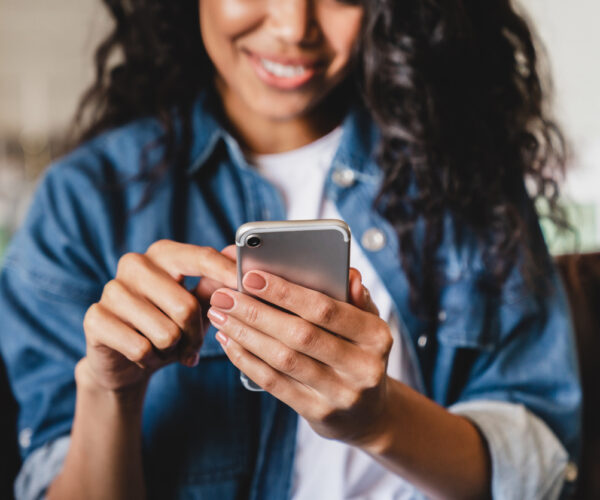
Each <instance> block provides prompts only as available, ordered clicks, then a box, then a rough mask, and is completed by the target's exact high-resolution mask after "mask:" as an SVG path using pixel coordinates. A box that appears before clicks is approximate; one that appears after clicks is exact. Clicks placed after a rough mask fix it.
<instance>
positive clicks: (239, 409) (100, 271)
mask: <svg viewBox="0 0 600 500" xmlns="http://www.w3.org/2000/svg"><path fill="white" fill-rule="evenodd" d="M343 128H344V135H343V138H342V142H341V145H340V148H339V150H338V151H337V153H336V155H335V158H334V161H333V164H332V166H331V170H330V173H329V175H328V179H327V181H326V186H325V195H326V196H328V197H329V198H330V199H332V200H333V201H334V202H335V204H336V206H337V208H338V210H339V212H340V214H341V215H342V217H343V218H344V219H345V220H346V222H347V223H348V224H349V226H350V228H351V230H352V233H353V235H354V237H355V238H356V239H358V240H359V241H360V240H361V236H362V235H364V234H365V232H366V231H368V230H370V229H373V228H376V229H378V230H380V231H381V232H383V234H384V236H385V241H386V244H385V245H384V246H383V248H381V249H377V250H373V249H372V248H371V250H370V249H369V248H364V247H363V251H364V252H365V254H366V255H367V256H368V258H369V259H370V261H371V263H372V265H373V266H374V268H375V270H376V271H377V273H378V274H379V276H380V277H381V279H382V281H383V282H384V285H385V286H386V288H387V290H388V292H389V293H390V295H391V297H392V299H393V302H394V306H395V309H396V313H397V315H398V317H400V318H401V319H402V322H403V325H402V331H401V334H402V335H403V336H404V339H405V341H406V342H405V343H406V345H407V346H408V348H409V350H410V355H411V357H412V359H413V362H414V364H415V366H416V367H417V371H418V373H419V375H420V378H421V382H422V387H423V391H424V392H425V394H426V395H427V396H428V397H430V398H432V399H433V400H435V401H436V402H438V403H439V404H441V405H443V406H446V407H450V406H452V405H455V406H456V405H459V406H460V405H465V404H466V405H467V406H468V404H469V403H470V402H476V401H484V400H485V401H492V402H506V403H512V404H515V405H523V406H524V407H525V408H527V410H528V411H530V412H531V413H533V414H534V415H536V416H537V417H539V418H540V419H541V420H542V421H543V422H544V423H545V424H546V426H547V427H548V428H549V429H550V430H551V431H552V432H553V434H554V435H555V436H556V437H557V438H558V441H559V442H560V443H561V444H562V446H563V447H564V449H566V450H567V452H568V455H569V457H571V459H575V460H576V458H577V455H578V449H579V444H580V443H579V438H580V436H579V432H580V426H579V416H580V414H579V412H580V401H581V393H580V386H579V381H578V372H577V365H576V358H575V350H574V340H573V335H572V328H571V324H570V320H569V315H568V311H567V305H566V301H565V297H564V292H563V290H562V288H561V285H560V283H559V281H558V278H557V276H556V274H555V273H554V271H553V270H552V271H551V272H552V276H551V281H552V282H553V284H554V287H553V288H552V290H551V291H550V292H549V293H548V294H547V295H546V296H544V297H541V298H535V297H534V296H533V294H531V293H530V292H528V291H527V289H526V287H524V284H523V279H522V276H521V274H520V272H519V271H518V270H517V269H516V268H515V270H513V272H512V273H511V275H510V276H509V279H508V280H507V282H506V284H505V285H504V289H503V291H502V293H501V294H500V296H499V297H498V296H495V297H492V296H488V295H486V294H485V293H483V292H482V291H480V289H479V288H478V286H477V278H478V276H479V275H480V274H481V272H482V271H483V263H482V258H481V255H480V252H479V250H478V248H477V245H476V244H475V240H474V238H473V236H472V235H470V234H469V232H468V231H467V230H466V229H464V228H461V230H460V231H447V232H446V233H447V234H446V236H445V239H444V241H443V243H442V245H441V247H440V250H439V252H438V260H439V263H440V266H441V270H442V274H443V276H444V278H445V285H444V286H443V289H442V291H441V298H440V315H439V320H440V321H439V325H438V327H437V329H436V330H435V331H433V332H432V331H430V329H428V328H427V327H426V325H425V324H424V323H423V322H422V321H420V320H419V318H418V317H416V316H415V314H414V313H413V311H412V309H411V307H410V306H409V298H408V284H407V279H406V275H405V273H404V271H403V269H402V267H401V264H400V260H399V257H398V255H399V250H398V242H397V238H396V235H395V232H394V230H393V229H392V227H391V226H390V225H389V223H388V222H387V221H386V220H385V219H383V218H382V217H381V216H380V215H379V214H378V213H377V212H376V211H375V210H374V209H373V207H372V205H373V200H374V197H375V196H376V194H377V191H378V188H379V185H380V182H381V174H380V171H379V169H378V166H377V164H376V163H375V161H374V158H373V152H374V148H375V145H376V142H377V138H378V133H377V130H376V128H375V127H374V125H373V124H372V122H371V120H370V118H369V117H368V114H367V113H366V112H365V111H364V110H361V109H355V110H353V111H352V112H351V113H350V114H349V115H348V117H347V118H346V120H345V122H344V125H343ZM193 131H194V134H193V135H194V139H193V145H192V149H191V155H190V161H189V165H188V166H187V169H186V170H185V171H180V170H177V169H175V168H173V169H171V170H170V171H168V172H167V174H166V176H165V177H164V178H163V179H161V181H160V183H159V184H158V186H157V189H156V191H155V192H154V194H153V195H152V198H151V199H150V201H149V203H148V204H146V205H145V206H144V207H143V208H142V209H141V210H139V211H133V210H134V209H135V208H136V207H137V206H138V203H139V202H140V200H141V199H142V197H143V194H144V191H145V188H146V184H145V183H144V182H142V181H139V180H130V181H129V182H128V183H127V185H126V186H127V187H126V189H123V190H115V189H110V188H109V187H107V186H108V185H110V184H113V185H114V184H115V183H116V182H118V181H119V180H123V179H132V178H133V177H134V176H135V175H136V174H138V173H139V171H140V168H141V166H140V158H141V153H142V150H143V149H144V147H145V146H146V145H147V144H149V143H151V142H153V141H155V140H156V139H157V137H158V136H159V135H160V133H161V128H160V126H159V124H158V122H157V121H156V120H153V119H144V120H138V121H136V122H134V123H131V124H129V125H126V126H124V127H121V128H118V129H116V130H113V131H110V132H108V133H105V134H103V135H102V136H99V137H98V138H96V139H94V140H92V141H90V142H88V143H87V144H85V145H83V146H81V147H79V148H78V149H76V150H75V151H73V152H72V153H71V154H69V155H68V156H66V157H65V158H63V159H61V160H60V161H59V162H57V164H55V165H53V166H52V167H51V168H49V169H48V170H47V172H46V173H45V175H44V177H43V179H42V181H41V182H40V185H39V187H38V189H37V191H36V194H35V197H34V200H33V203H32V206H31V208H30V211H29V214H28V216H27V218H26V221H25V223H24V224H23V226H22V228H21V229H20V231H19V232H18V233H17V234H16V235H15V237H14V239H13V241H12V243H11V245H10V248H9V250H8V252H7V255H6V259H5V265H4V269H3V271H2V274H1V275H0V325H1V331H0V347H1V350H2V356H3V357H4V359H5V360H6V364H7V368H8V372H9V375H10V378H11V383H12V388H13V390H14V393H15V395H16V398H17V400H18V402H19V405H20V417H19V429H20V433H21V445H22V453H23V456H24V457H27V456H28V455H29V454H30V453H31V452H32V451H33V450H35V449H37V448H39V447H40V446H42V445H44V443H47V442H51V441H53V440H56V439H57V438H59V437H60V436H63V435H65V434H68V433H69V431H70V427H71V423H72V418H73V411H74V402H75V383H74V378H73V369H74V366H75V364H76V363H77V361H78V360H79V359H80V358H81V357H82V356H84V354H85V340H84V334H83V328H82V319H83V316H84V314H85V312H86V310H87V308H88V307H89V306H90V305H91V304H92V303H93V302H96V301H98V299H99V298H100V295H101V293H102V289H103V286H104V285H105V283H106V282H107V281H109V280H111V279H112V278H113V277H114V275H115V273H116V268H117V262H118V260H119V258H120V256H121V255H122V254H123V253H125V252H145V251H146V249H147V248H148V246H149V245H150V244H151V243H152V242H154V241H156V240H158V239H162V238H168V239H173V240H178V241H185V242H189V243H193V244H196V245H209V246H212V247H215V248H219V249H220V248H222V247H224V246H226V245H228V244H231V243H233V241H234V234H235V231H236V228H237V227H238V226H239V225H240V224H242V223H244V222H247V221H251V220H264V219H285V218H286V214H285V210H284V206H283V203H282V200H281V198H280V196H279V194H278V192H277V191H276V190H275V188H274V187H273V186H272V185H270V184H269V183H268V182H267V181H266V180H265V179H263V178H262V177H260V176H259V175H258V174H257V173H256V172H255V171H254V170H253V169H252V168H251V167H249V166H248V165H247V163H246V161H245V160H244V157H243V155H242V152H241V150H240V148H239V146H238V144H237V143H236V141H235V140H233V138H232V137H231V136H230V135H228V134H227V133H226V132H225V130H224V129H223V127H222V126H221V125H220V124H219V122H218V120H217V119H216V118H215V115H214V114H213V113H212V112H211V111H210V110H209V107H208V104H207V102H205V98H203V97H201V98H199V99H198V101H197V103H196V104H195V107H194V110H193ZM157 154H160V153H158V152H157ZM340 170H341V171H343V174H344V175H342V176H340V175H336V174H339V171H340ZM340 178H342V179H344V182H340V181H339V179H340ZM336 181H337V182H336ZM518 189H521V190H522V192H523V199H524V204H523V206H524V210H525V211H527V212H528V213H529V217H530V219H531V224H532V227H533V231H534V233H535V235H536V236H537V238H538V240H539V241H538V244H539V246H538V248H537V249H536V252H538V253H537V255H538V256H539V258H541V259H548V255H547V251H546V248H545V246H544V244H543V241H542V238H541V234H540V233H539V227H538V225H537V220H536V219H535V217H534V216H533V213H534V212H533V208H532V206H531V203H530V202H529V199H528V198H527V196H526V195H525V191H524V189H523V187H522V186H518ZM452 224H453V222H452V220H451V218H448V227H449V228H451V227H452ZM367 246H369V245H367ZM188 284H189V285H191V284H193V280H190V281H189V283H188ZM214 333H215V332H214V330H211V331H209V333H208V335H207V337H206V340H205V342H204V345H203V347H202V350H201V362H200V364H199V365H198V366H197V367H196V368H193V369H191V368H186V367H183V366H181V365H179V364H173V365H170V366H168V367H166V368H164V369H162V370H161V371H159V372H158V373H156V374H155V375H154V376H153V378H152V380H151V383H150V386H149V389H148V393H147V398H146V402H145V408H144V420H143V435H144V460H145V472H146V478H147V481H148V483H149V487H148V491H149V492H150V493H151V496H153V497H156V498H170V497H186V498H188V497H192V498H200V497H201V498H222V499H227V498H232V499H233V498H241V497H248V498H256V499H263V498H284V497H286V496H288V495H289V491H290V483H291V479H292V478H291V472H292V464H293V456H294V449H295V431H296V425H297V420H296V414H295V413H294V412H293V411H292V410H291V409H290V408H288V407H287V406H286V405H284V404H282V403H280V402H279V401H277V400H276V399H274V398H273V397H272V396H270V395H269V394H267V393H260V394H257V393H252V392H249V391H247V390H245V389H244V388H243V387H242V385H241V384H240V381H239V373H238V371H237V369H236V368H235V367H233V366H232V365H231V363H230V362H229V361H228V360H227V358H226V357H225V355H224V353H223V352H222V350H221V348H220V347H219V345H218V343H217V341H216V340H215V338H214ZM475 420H476V419H475ZM482 425H483V424H482ZM484 434H486V433H485V432H484ZM488 437H489V436H488ZM511 446H513V447H516V449H518V447H519V446H521V447H523V446H525V444H522V445H521V444H520V443H519V442H517V443H512V444H511ZM520 453H521V454H522V455H527V453H528V450H527V449H522V450H520ZM492 454H493V453H492ZM517 473H518V471H516V472H515V474H517ZM521 473H522V472H521ZM516 477H518V476H514V477H513V478H512V480H515V478H516Z"/></svg>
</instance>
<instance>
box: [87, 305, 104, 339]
mask: <svg viewBox="0 0 600 500" xmlns="http://www.w3.org/2000/svg"><path fill="white" fill-rule="evenodd" d="M101 316H102V307H101V306H100V304H98V303H97V302H96V303H94V304H92V305H91V306H90V307H89V308H88V310H87V311H86V313H85V315H84V317H83V328H84V330H85V332H86V333H87V334H89V333H90V332H92V331H93V330H95V329H96V327H97V326H98V323H99V322H100V321H101Z"/></svg>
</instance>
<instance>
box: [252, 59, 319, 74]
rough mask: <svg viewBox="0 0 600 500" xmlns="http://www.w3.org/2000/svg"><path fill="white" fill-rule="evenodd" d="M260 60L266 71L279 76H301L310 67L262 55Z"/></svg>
mask: <svg viewBox="0 0 600 500" xmlns="http://www.w3.org/2000/svg"><path fill="white" fill-rule="evenodd" d="M258 60H259V61H260V64H261V65H262V67H263V68H264V69H265V71H267V72H268V73H271V74H272V75H274V76H276V77H278V78H293V77H296V76H300V75H303V74H304V73H306V71H308V69H309V68H308V67H307V66H302V65H287V64H280V63H277V62H275V61H271V60H269V59H264V58H262V57H260V58H259V59H258Z"/></svg>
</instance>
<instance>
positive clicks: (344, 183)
mask: <svg viewBox="0 0 600 500" xmlns="http://www.w3.org/2000/svg"><path fill="white" fill-rule="evenodd" d="M331 179H332V180H333V182H335V183H336V184H337V185H338V186H340V187H344V188H347V187H350V186H352V184H354V181H355V180H356V174H355V173H354V170H352V169H351V168H348V167H345V168H336V169H335V170H334V171H333V173H332V174H331Z"/></svg>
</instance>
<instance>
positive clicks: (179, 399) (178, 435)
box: [145, 354, 258, 498]
mask: <svg viewBox="0 0 600 500" xmlns="http://www.w3.org/2000/svg"><path fill="white" fill-rule="evenodd" d="M157 376H159V378H157V380H156V381H154V380H153V381H152V382H156V386H155V387H152V383H151V387H150V392H149V395H148V397H147V400H146V403H147V405H146V408H145V410H146V416H147V417H148V419H147V421H146V426H147V429H146V432H145V438H146V447H147V450H148V462H149V463H148V464H147V465H149V467H147V469H148V471H149V473H148V475H147V477H148V481H149V483H150V485H151V487H152V488H151V489H152V490H153V491H154V492H155V493H157V494H155V495H153V497H154V498H175V497H177V496H178V495H180V494H182V492H184V491H187V490H189V488H192V489H193V490H194V491H196V490H197V491H203V490H205V489H208V490H210V491H212V488H214V487H215V485H216V484H220V483H229V484H230V485H234V484H237V483H241V482H243V480H242V477H243V476H247V475H248V473H249V471H250V470H252V463H253V456H254V453H253V449H254V448H255V443H254V442H253V439H254V436H255V435H256V434H257V432H256V427H257V423H258V422H257V408H258V406H257V404H256V398H255V397H254V398H253V396H254V395H253V394H252V393H250V391H247V390H246V389H244V388H243V386H242V384H241V382H240V380H239V370H238V369H237V368H235V367H234V366H233V365H232V364H231V363H230V362H229V360H228V359H227V358H226V357H225V355H224V354H223V355H222V356H220V357H217V356H214V357H209V358H203V359H202V360H201V362H200V364H199V365H198V366H196V367H194V368H186V367H180V366H169V367H166V368H165V369H163V370H162V371H161V372H159V373H157V374H155V377H157ZM153 389H154V390H153ZM208 490H207V491H208ZM176 492H178V493H177V494H176ZM184 496H185V495H184ZM211 498H212V497H211Z"/></svg>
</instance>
